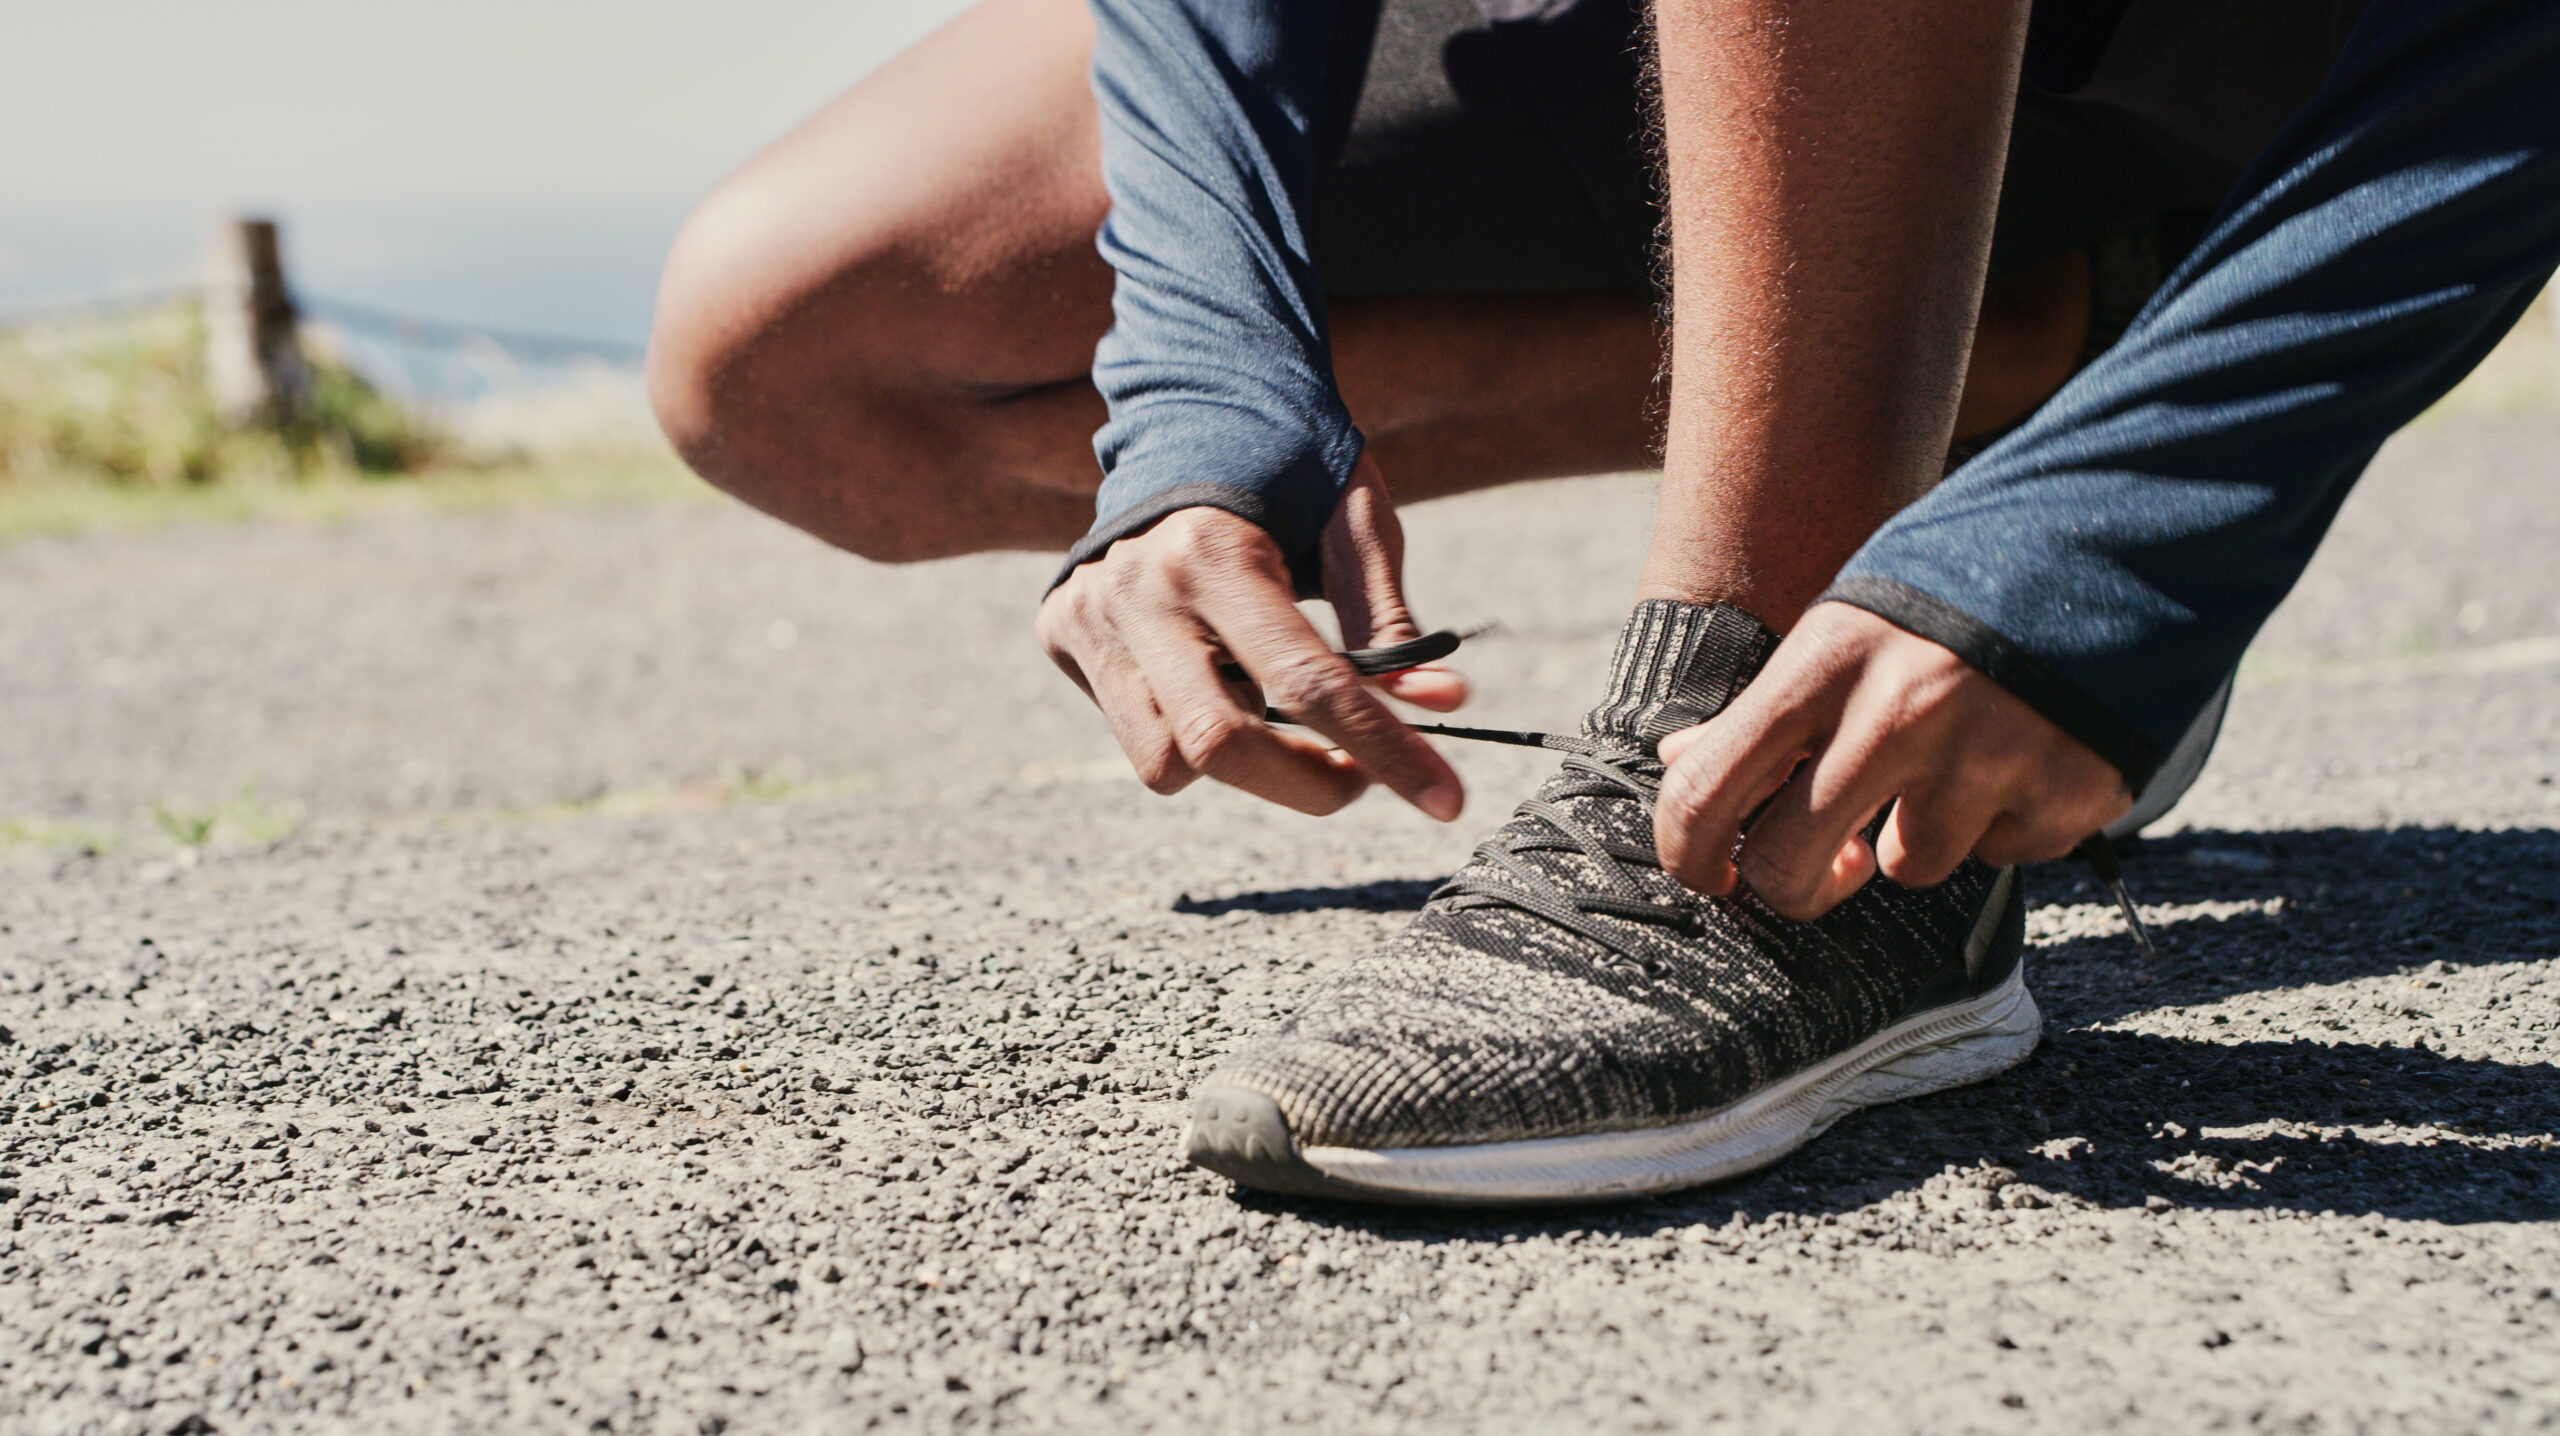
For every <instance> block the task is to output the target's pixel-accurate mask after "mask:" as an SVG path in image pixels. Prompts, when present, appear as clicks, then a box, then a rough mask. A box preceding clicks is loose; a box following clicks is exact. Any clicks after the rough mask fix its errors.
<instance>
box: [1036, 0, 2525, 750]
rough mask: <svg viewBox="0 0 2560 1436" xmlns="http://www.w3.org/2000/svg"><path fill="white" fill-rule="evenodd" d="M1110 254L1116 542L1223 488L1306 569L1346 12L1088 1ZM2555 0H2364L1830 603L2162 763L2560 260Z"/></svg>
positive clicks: (1339, 479) (1221, 495)
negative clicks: (2117, 319)
mask: <svg viewBox="0 0 2560 1436" xmlns="http://www.w3.org/2000/svg"><path fill="white" fill-rule="evenodd" d="M1092 6H1093V10H1094V13H1095V16H1096V18H1097V21H1098V22H1099V35H1098V40H1097V44H1096V49H1095V57H1094V85H1095V93H1096V95H1097V97H1098V99H1099V102H1100V106H1101V112H1102V121H1103V136H1104V138H1103V174H1104V179H1105V182H1106V184H1107V185H1108V186H1109V188H1110V191H1111V196H1112V212H1111V218H1110V220H1109V222H1108V224H1107V225H1106V226H1105V228H1104V230H1103V234H1102V249H1103V252H1104V254H1105V256H1106V257H1107V258H1109V259H1110V261H1111V263H1112V264H1113V266H1114V268H1115V269H1117V270H1118V272H1119V285H1118V289H1117V293H1116V296H1115V300H1114V320H1115V323H1114V328H1113V329H1112V331H1111V334H1110V336H1109V337H1108V338H1107V339H1106V340H1105V341H1104V342H1103V344H1102V346H1101V348H1100V350H1099V351H1098V352H1097V355H1096V362H1095V368H1094V378H1095V382H1096V384H1097V385H1098V386H1099V387H1100V388H1101V390H1102V393H1103V396H1104V398H1105V399H1106V400H1107V401H1108V403H1109V406H1110V421H1109V423H1108V424H1107V425H1106V426H1105V427H1104V428H1103V430H1102V431H1101V433H1100V434H1099V436H1098V437H1097V440H1096V448H1097V452H1098V453H1099V455H1100V457H1101V460H1102V464H1103V468H1104V472H1105V481H1104V484H1103V487H1102V491H1101V494H1100V496H1099V499H1098V501H1097V505H1096V509H1097V518H1096V522H1095V525H1094V528H1093V529H1092V531H1091V532H1090V533H1088V534H1087V536H1086V537H1085V539H1084V540H1083V541H1082V542H1080V543H1079V544H1078V545H1077V547H1076V549H1075V550H1074V552H1073V553H1072V554H1071V555H1070V564H1069V567H1070V570H1072V568H1073V566H1074V565H1075V564H1077V563H1082V562H1085V561H1087V560H1089V559H1092V558H1094V557H1097V556H1099V555H1100V554H1101V553H1102V552H1103V551H1104V550H1105V549H1106V548H1108V547H1109V545H1110V544H1111V543H1112V542H1113V541H1114V540H1116V539H1118V538H1120V537H1122V536H1125V535H1127V534H1130V533H1133V532H1135V531H1137V530H1138V529H1140V528H1143V527H1144V526H1146V525H1147V524H1149V523H1152V522H1154V521H1155V520H1156V519H1158V518H1160V517H1162V516H1163V515H1165V514H1167V513H1170V512H1172V511H1174V510H1176V509H1180V508H1185V507H1190V506H1193V505H1202V504H1205V505H1211V506H1214V507H1218V508H1222V509H1226V510H1228V511H1230V512H1234V513H1237V514H1239V515H1242V516H1244V517H1246V518H1248V519H1250V520H1252V521H1254V522H1256V523H1258V524H1260V525H1261V526H1262V527H1263V528H1265V529H1266V530H1268V531H1269V532H1270V533H1271V534H1272V536H1273V538H1274V539H1275V540H1276V541H1277V542H1278V543H1279V545H1280V547H1281V549H1282V551H1283V552H1284V553H1285V554H1287V555H1289V556H1290V558H1291V560H1292V563H1293V567H1295V568H1296V569H1297V570H1298V572H1299V573H1300V575H1301V580H1302V582H1303V581H1304V579H1305V576H1306V575H1307V573H1308V572H1309V570H1310V569H1311V566H1312V559H1313V554H1314V550H1315V546H1316V542H1317V539H1318V536H1319V535H1320V534H1321V532H1322V530H1323V527H1324V524H1325V522H1326V521H1327V519H1328V518H1329V517H1330V515H1331V513H1332V510H1333V507H1334V504H1335V502H1336V500H1337V499H1338V498H1339V495H1340V492H1341V488H1342V485H1343V484H1344V483H1345V482H1346V480H1347V479H1348V476H1349V474H1350V471H1351V466H1352V464H1353V462H1354V461H1355V460H1356V459H1357V457H1358V455H1359V452H1360V443H1361V441H1360V436H1359V434H1358V432H1357V430H1356V429H1355V428H1354V427H1353V426H1352V423H1351V420H1350V417H1349V414H1348V413H1347V411H1346V410H1345V409H1344V407H1343V404H1342V401H1341V398H1340V396H1339V394H1338V393H1337V392H1336V391H1335V388H1334V385H1333V380H1332V376H1331V361H1330V354H1329V351H1328V349H1327V342H1326V337H1325V323H1324V310H1323V303H1322V294H1321V290H1320V286H1319V284H1318V282H1317V279H1316V275H1315V269H1314V266H1313V264H1312V262H1311V261H1310V258H1309V248H1308V242H1307V230H1308V225H1307V204H1308V199H1309V196H1310V195H1311V193H1312V191H1313V188H1314V185H1315V181H1316V169H1317V164H1318V148H1319V145H1318V134H1317V128H1318V117H1319V115H1320V113H1321V110H1322V96H1323V93H1324V86H1325V84H1326V81H1327V74H1326V70H1327V66H1328V63H1329V61H1330V58H1331V56H1332V54H1333V53H1334V47H1333V44H1332V39H1333V37H1332V29H1333V26H1334V25H1335V24H1336V23H1337V20H1338V15H1339V10H1340V8H1341V7H1340V6H1339V5H1338V4H1336V3H1333V0H1092ZM2553 74H2560V8H2555V7H2552V6H2550V5H2548V4H2545V3H2541V2H2540V0H2374V3H2373V4H2372V6H2371V7H2370V8H2369V9H2368V11H2367V12H2366V14H2365V16H2364V18H2363V20H2362V22H2361V23H2360V24H2359V25H2358V26H2357V28H2356V30H2355V32H2354V34H2353V36H2352V37H2351V38H2350V40H2349V42H2348V45H2347V48H2346V51H2345V52H2344V54H2343V55H2342V56H2341V57H2340V59H2339V60H2338V62H2337V64H2336V66H2335V68H2334V69H2333V71H2332V74H2331V77H2330V80H2329V83H2328V84H2327V86H2326V87H2325V88H2324V89H2323V90H2322V92H2321V93H2320V95H2319V96H2318V98H2317V99H2315V100H2314V101H2313V103H2312V104H2311V105H2310V106H2309V107H2308V108H2306V109H2305V110H2304V111H2303V112H2302V113H2301V114H2300V115H2298V116H2297V117H2296V118H2295V120H2294V122H2293V123H2292V124H2291V125H2290V126H2289V127H2288V128H2287V129H2286V131H2285V132H2284V133H2283V134H2282V135H2281V136H2280V137H2279V138H2278V139H2277V140H2276V141H2275V142H2274V143H2273V144H2272V145H2270V146H2269V148H2268V149H2267V150H2266V151H2265V153H2264V154H2262V155H2261V157H2260V159H2259V160H2258V162H2257V164H2256V165H2255V166H2254V167H2253V169H2252V170H2251V172H2250V174H2249V177H2248V178H2247V179H2245V180H2244V181H2243V182H2242V184H2241V185H2240V186H2239V188H2238V189H2237V190H2235V191H2234V194H2233V197H2232V198H2231V200H2230V201H2228V202H2227V203H2226V205H2225V207H2224V211H2223V213H2222V214H2221V215H2220V216H2219V217H2218V218H2217V219H2216V221H2215V223H2214V225H2213V226H2212V228H2211V230H2210V231H2209V232H2208V234H2207V236H2206V238H2205V240H2204V241H2203V242H2202V243H2201V244H2200V245H2199V246H2198V248H2197V249H2196V251H2195V252H2194V253H2193V254H2192V255H2191V256H2190V257H2189V258H2188V259H2187V261H2186V262H2185V263H2184V264H2182V265H2181V266H2180V268H2179V270H2178V271H2177V272H2176V273H2175V274H2174V275H2172V276H2171V277H2170V279H2169V282H2168V283H2167V284H2166V285H2164V286H2163V288H2162V290H2161V291H2160V293H2159V294H2158V296H2157V297H2155V299H2154V300H2153V301H2152V303H2151V304H2150V306H2149V307H2148V308H2147V309H2146V310H2145V311H2144V312H2143V314H2142V315H2141V316H2140V317H2139V318H2138V319H2137V320H2136V321H2135V323H2134V324H2133V326H2132V327H2131V329H2130V330H2129V331H2128V332H2127V334H2126V335H2125V337H2124V339H2123V340H2122V342H2120V343H2119V344H2117V345H2116V346H2115V347H2114V348H2113V349H2112V350H2110V351H2109V352H2108V353H2107V354H2106V355H2105V356H2103V357H2102V358H2100V359H2099V360H2098V361H2097V362H2096V363H2094V364H2092V365H2091V366H2090V367H2089V368H2088V369H2087V370H2085V371H2083V372H2082V373H2081V374H2080V375H2079V376H2078V377H2076V378H2075V379H2073V380H2072V381H2071V383H2069V384H2068V385H2066V386H2065V387H2064V389H2063V390H2062V391H2061V392H2060V393H2058V394H2057V395H2055V396H2054V398H2053V399H2052V400H2051V401H2050V402H2048V403H2047V404H2046V405H2045V406H2044V407H2043V408H2042V409H2041V410H2039V411H2038V413H2037V414H2036V415H2035V416H2034V417H2033V418H2032V419H2031V420H2030V421H2029V422H2028V423H2026V424H2025V425H2023V426H2022V427H2021V428H2020V429H2019V430H2018V431H2016V432H2015V433H2013V434H2011V435H2009V436H2008V437H2007V438H2005V439H2004V440H2002V441H2001V442H2000V443H1999V444H1997V445H1994V446H1993V447H1992V448H1991V449H1990V450H1988V451H1986V452H1985V453H1983V454H1982V455H1980V456H1979V457H1977V458H1976V459H1975V460H1974V461H1973V462H1971V463H1969V464H1967V465H1966V466H1964V467H1963V468H1961V469H1959V470H1958V471H1957V472H1956V473H1955V474H1953V475H1951V476H1950V477H1949V478H1948V479H1947V480H1946V481H1945V482H1944V483H1942V484H1941V485H1939V487H1938V488H1937V489H1936V490H1934V491H1933V492H1932V493H1931V494H1930V495H1929V496H1928V497H1926V498H1925V499H1923V500H1922V501H1921V502H1919V503H1918V504H1915V505H1914V506H1912V507H1911V508H1909V509H1907V510H1905V511H1904V512H1903V513H1901V514H1900V515H1898V516H1897V517H1896V518H1894V519H1893V520H1892V521H1890V522H1889V523H1887V524H1886V525H1885V526H1884V528H1883V529H1882V530H1880V531H1879V532H1878V533H1877V534H1876V535H1875V536H1874V537H1873V538H1872V539H1871V540H1870V541H1869V542H1868V543H1867V544H1866V546H1865V547H1864V548H1863V549H1861V550H1860V551H1859V553H1858V554H1857V556H1856V557H1855V558H1853V559H1852V560H1851V561H1850V563H1849V565H1848V566H1847V567H1846V568H1845V569H1844V570H1843V572H1842V574H1841V576H1840V579H1839V581H1838V582H1837V584H1836V585H1835V586H1834V588H1833V589H1832V590H1831V592H1830V593H1829V594H1828V595H1826V597H1829V598H1831V599H1835V600H1838V601H1842V602H1847V603H1852V604H1856V605H1858V606H1860V607H1863V608H1867V609H1869V610H1871V611H1874V612H1876V613H1878V614H1880V615H1881V616H1883V617H1885V618H1887V619H1888V620H1890V621H1892V622H1894V623H1896V624H1898V625H1900V626H1902V627H1904V628H1906V629H1909V630H1911V631H1913V632H1916V633H1919V634H1921V635H1923V636H1925V637H1929V638H1932V639H1935V640H1936V641H1938V642H1941V643H1944V644H1946V645H1947V646H1948V647H1950V648H1952V649H1954V650H1955V651H1956V652H1958V653H1960V654H1962V655H1964V656H1965V657H1966V658H1967V659H1968V660H1969V661H1971V662H1973V663H1974V664H1975V665H1977V666H1978V667H1980V668H1981V669H1983V671H1985V672H1986V673H1988V674H1990V675H1991V676H1992V677H1993V678H1995V679H1997V680H1998V681H2000V682H2001V683H2002V684H2004V685H2005V686H2007V687H2008V688H2009V689H2010V690H2011V691H2013V692H2015V693H2017V694H2018V695H2019V696H2020V697H2022V698H2024V699H2025V700H2026V701H2027V702H2028V703H2030V704H2031V705H2033V706H2034V707H2035V708H2037V710H2038V711H2040V712H2042V713H2043V714H2044V715H2045V716H2046V717H2048V718H2050V719H2052V720H2053V721H2055V722H2056V723H2057V724H2059V725H2060V726H2061V727H2063V728H2064V729H2065V730H2066V731H2068V732H2070V733H2071V734H2073V735H2074V736H2075V737H2077V738H2079V739H2081V740H2082V741H2083V742H2085V743H2087V744H2088V745H2089V746H2090V747H2091V748H2093V749H2094V750H2095V751H2097V752H2098V753H2100V754H2101V755H2102V756H2104V757H2106V758H2107V759H2108V760H2109V761H2111V762H2112V763H2114V764H2115V765H2116V766H2117V767H2118V768H2119V769H2120V770H2121V771H2122V772H2123V773H2124V774H2125V776H2126V778H2127V780H2128V781H2129V782H2130V783H2131V784H2132V785H2133V786H2135V787H2137V788H2138V787H2139V786H2140V785H2141V784H2142V782H2143V781H2144V780H2145V779H2146V778H2147V777H2148V776H2149V774H2150V772H2151V771H2152V769H2153V768H2155V767H2156V766H2157V765H2158V763H2159V761H2160V758H2161V755H2162V754H2164V753H2166V752H2167V751H2168V750H2169V749H2170V748H2171V747H2173V746H2174V745H2175V743H2176V740H2177V738H2178V737H2179V735H2180V734H2181V733H2182V732H2183V731H2184V729H2185V728H2186V726H2187V724H2188V723H2189V722H2190V721H2191V720H2192V719H2193V717H2194V715H2195V714H2196V713H2197V712H2198V711H2199V710H2200V709H2201V708H2202V707H2203V706H2204V704H2205V703H2206V702H2207V701H2208V699H2209V698H2210V696H2211V695H2212V693H2213V691H2214V689H2215V688H2216V687H2217V686H2218V685H2219V683H2220V682H2221V680H2222V679H2223V677H2224V676H2225V675H2227V674H2228V673H2229V672H2230V670H2231V668H2232V667H2233V666H2235V665H2236V664H2237V663H2238V661H2239V657H2240V653H2241V651H2242V650H2243V649H2244V648H2245V647H2246V646H2247V644H2248V642H2249V639H2250V638H2251V636H2252V635H2254V634H2255V633H2256V631H2257V629H2258V627H2259V625H2260V624H2262V623H2263V622H2264V621H2265V619H2266V617H2267V615H2268V614H2269V613H2270V612H2272V611H2273V609H2274V607H2275V605H2276V603H2277V602H2278V601H2279V600H2280V599H2281V598H2282V597H2283V596H2284V594H2285V592H2286V591H2287V590H2288V589H2290V588H2291V586H2292V585H2293V583H2294V581H2295V580H2296V579H2297V578H2298V577H2299V576H2300V574H2301V571H2302V569H2303V566H2304V565H2305V564H2306V563H2307V562H2308V561H2309V559H2310V555H2311V551H2312V548H2313V546H2314V545H2315V544H2316V543H2317V542H2318V540H2319V538H2320V536H2321V535H2322V534H2323V533H2324V532H2325V531H2326V529H2327V526H2328V524H2329V521H2330V519H2331V518H2332V517H2333V516H2334V515H2335V513H2336V511H2337V508H2338V505H2339V504H2340V502H2341V501H2342V500H2343V499H2344V497H2345V495H2346V492H2347V490H2348V488H2349V487H2350V486H2351V485H2352V484H2353V483H2354V481H2355V479H2356V478H2357V477H2358V476H2359V475H2360V474H2361V473H2362V472H2363V469H2364V467H2365V465H2366V464H2367V463H2368V462H2369V461H2370V459H2371V458H2372V455H2373V453H2374V451H2375V450H2376V449H2377V448H2378V447H2379V446H2380V444H2381V443H2382V441H2383V440H2384V439H2385V438H2387V437H2388V436H2389V435H2390V434H2391V433H2392V432H2393V431H2394V430H2396V429H2397V428H2399V427H2400V426H2401V425H2402V424H2405V423H2406V422H2407V421H2408V420H2409V419H2410V418H2412V417H2414V416H2415V415H2416V414H2417V413H2418V412H2419V411H2420V410H2422V409H2423V408H2424V407H2425V406H2426V405H2427V404H2429V403H2431V402H2433V400H2434V399H2435V398H2437V397H2438V396H2440V395H2441V394H2442V393H2443V392H2444V391H2445V390H2446V389H2448V388H2450V387H2451V386H2452V385H2453V383H2454V382H2456V381H2457V380H2459V379H2460V378H2461V377H2462V375H2463V374H2465V373H2467V372H2468V371H2469V370H2470V369H2471V367H2472V366H2473V365H2474V364H2476V363H2477V362H2478V360H2479V359H2480V357H2481V356H2482V355H2483V354H2485V353H2486V352H2487V350H2488V349H2489V348H2490V347H2491V346H2492V345H2493V344H2494V343H2495V342H2496V340H2497V338H2498V337H2499V336H2500V335H2501V334H2503V333H2504V332H2505V330H2506V329H2507V328H2508V327H2510V326H2511V325H2512V324H2513V322H2514V320H2515V318H2516V316H2517V315H2518V314H2519V313H2520V312H2521V311H2522V310H2523V308H2524V306H2525V305H2526V304H2527V303H2529V302H2530V300H2531V298H2532V296H2533V294H2534V293H2535V292H2536V291H2537V290H2538V289H2539V288H2540V287H2541V285H2542V284H2543V282H2544V281H2545V280H2546V279H2547V278H2548V277H2549V276H2550V274H2551V272H2552V269H2553V266H2554V264H2555V263H2560V102H2555V101H2554V100H2553V98H2552V94H2553V91H2552V88H2551V83H2550V81H2549V76H2551V75H2553Z"/></svg>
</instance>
